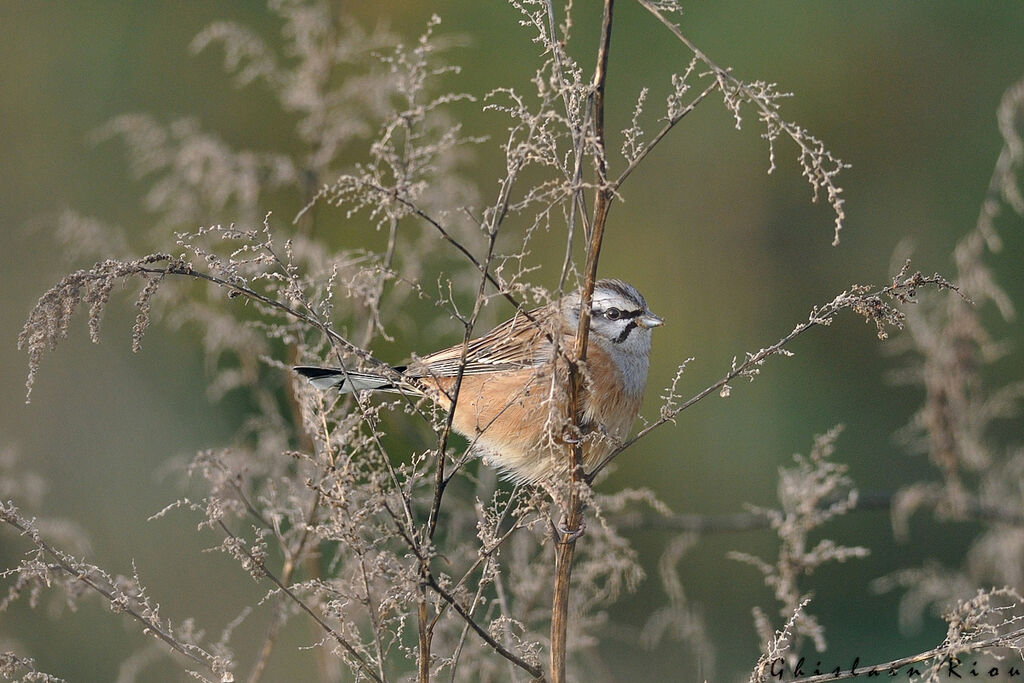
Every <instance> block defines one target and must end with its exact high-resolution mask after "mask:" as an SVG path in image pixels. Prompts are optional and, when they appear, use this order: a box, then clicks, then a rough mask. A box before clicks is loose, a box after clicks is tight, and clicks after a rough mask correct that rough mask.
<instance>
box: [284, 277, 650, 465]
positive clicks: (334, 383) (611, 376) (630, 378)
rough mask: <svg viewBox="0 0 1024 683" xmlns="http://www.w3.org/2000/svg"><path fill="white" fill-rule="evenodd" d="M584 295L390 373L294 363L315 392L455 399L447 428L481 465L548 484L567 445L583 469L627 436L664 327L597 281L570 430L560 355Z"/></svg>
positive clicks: (624, 294) (635, 296)
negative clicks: (577, 447) (656, 331)
mask: <svg viewBox="0 0 1024 683" xmlns="http://www.w3.org/2000/svg"><path fill="white" fill-rule="evenodd" d="M581 299H582V294H581V291H580V290H576V291H574V292H572V293H570V294H567V295H566V296H564V297H562V298H561V299H560V300H558V301H554V302H551V303H549V304H547V305H545V306H541V307H539V308H535V309H533V310H529V311H523V310H522V309H520V310H519V311H517V312H516V314H515V315H513V316H512V317H511V318H510V319H508V320H506V321H505V322H503V323H501V324H500V325H498V326H497V327H495V328H494V329H492V330H490V331H489V332H487V333H486V334H484V335H483V336H481V337H478V338H476V339H472V340H470V341H469V342H468V343H466V344H457V345H455V346H451V347H449V348H446V349H443V350H441V351H436V352H434V353H431V354H429V355H426V356H422V357H418V358H416V357H414V360H413V361H412V362H411V363H409V364H408V365H405V366H397V367H394V368H392V372H391V373H380V372H360V371H355V370H348V369H345V368H328V367H316V366H298V367H295V368H294V369H295V372H297V373H298V374H299V375H300V376H302V377H304V378H306V379H307V380H308V381H309V383H310V384H312V386H313V387H315V388H317V389H319V390H321V391H326V390H332V389H337V390H338V391H340V392H341V393H343V394H344V393H361V392H364V391H390V392H400V393H405V394H409V395H413V396H417V397H420V396H422V397H427V398H428V399H430V400H431V401H433V402H434V403H435V404H436V405H438V406H439V407H440V408H442V409H444V410H445V411H449V412H450V411H451V409H452V404H453V403H454V405H455V408H454V415H453V416H452V418H451V420H452V421H451V425H452V428H453V429H454V430H455V431H456V432H458V433H459V434H462V435H463V436H464V437H466V438H467V439H468V440H469V442H470V448H471V452H472V453H474V454H477V455H481V456H482V457H483V460H484V463H485V464H487V465H489V466H492V467H495V468H496V469H497V470H498V471H499V474H500V476H502V478H504V479H507V480H509V481H511V482H513V483H515V484H541V485H544V484H545V483H548V484H550V482H551V481H552V480H553V479H554V478H556V477H559V476H562V477H566V476H567V474H568V458H567V456H566V443H567V442H568V441H572V440H576V441H578V442H580V443H581V444H582V453H583V464H584V467H585V468H588V469H589V468H593V467H594V466H595V465H597V464H598V463H599V462H601V460H602V459H603V458H605V457H606V456H608V455H609V454H610V453H611V452H612V451H613V450H614V449H615V448H616V447H617V446H618V445H619V444H621V443H622V442H623V441H624V440H625V438H626V437H627V436H628V434H629V429H630V427H631V426H632V424H633V422H634V420H635V419H636V417H637V415H638V414H639V411H640V404H641V403H642V401H643V395H644V389H645V387H646V385H647V370H648V365H649V355H650V350H651V330H652V329H653V328H655V327H659V326H661V325H663V324H664V320H663V319H662V318H661V317H659V316H657V315H655V314H654V313H652V312H651V310H650V308H648V306H647V301H646V300H645V299H644V297H643V295H641V294H640V292H639V291H637V289H636V288H635V287H633V286H632V285H630V284H628V283H627V282H624V281H622V280H616V279H603V280H598V281H597V282H596V283H595V286H594V291H593V296H592V304H591V318H590V331H589V336H588V346H587V352H586V360H585V363H584V365H583V369H582V371H581V373H580V375H581V377H582V381H581V384H580V388H579V390H578V400H579V403H578V406H579V409H580V412H579V416H580V419H579V423H578V424H579V427H580V430H579V432H578V433H577V434H578V436H576V437H573V436H569V434H570V433H571V432H570V431H569V430H567V429H565V428H564V425H565V424H566V421H567V420H566V416H567V415H569V412H568V411H567V410H565V408H566V406H567V401H568V395H569V389H568V381H569V380H568V374H569V373H568V364H567V363H566V362H559V361H558V357H559V354H560V353H561V354H562V356H563V358H564V355H565V354H566V353H567V352H571V350H572V349H573V346H574V342H575V338H576V331H577V327H578V324H579V316H580V307H581ZM463 353H465V358H464V359H463ZM460 367H461V368H462V382H461V385H460V386H459V389H458V396H457V397H456V396H454V395H453V394H454V392H455V386H456V381H457V378H458V376H459V371H460Z"/></svg>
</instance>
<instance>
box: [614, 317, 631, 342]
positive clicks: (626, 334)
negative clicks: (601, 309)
mask: <svg viewBox="0 0 1024 683" xmlns="http://www.w3.org/2000/svg"><path fill="white" fill-rule="evenodd" d="M636 328H637V324H636V321H634V320H630V321H629V324H628V325H626V327H625V328H624V329H623V330H622V332H621V333H620V334H619V336H618V337H616V338H615V339H613V340H612V341H613V342H614V343H616V344H621V343H622V342H624V341H626V339H627V338H628V337H629V333H630V332H632V331H633V330H635V329H636Z"/></svg>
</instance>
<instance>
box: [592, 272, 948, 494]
mask: <svg viewBox="0 0 1024 683" xmlns="http://www.w3.org/2000/svg"><path fill="white" fill-rule="evenodd" d="M908 265H909V262H908ZM906 269H907V266H905V267H904V270H903V271H901V273H900V274H899V275H897V276H896V278H894V280H893V282H892V284H890V285H888V286H886V287H883V288H881V289H878V290H876V291H872V292H868V291H867V288H866V287H857V286H854V287H853V288H851V290H850V291H847V292H843V293H842V294H840V295H839V296H837V297H836V298H834V299H833V300H832V301H830V302H829V303H827V304H825V305H824V306H821V307H815V308H814V309H813V310H812V311H811V314H810V315H809V316H808V318H807V320H806V321H805V322H802V323H800V324H799V325H797V326H796V327H794V328H793V330H792V331H791V332H790V333H789V334H787V335H786V336H785V337H783V338H781V339H779V340H778V341H777V342H775V343H774V344H772V345H771V346H768V347H765V348H763V349H761V350H760V351H758V352H756V353H748V354H747V359H746V361H744V362H743V363H740V364H738V365H737V364H736V362H735V360H734V361H733V365H732V368H731V369H730V370H729V372H728V373H726V374H725V376H723V377H722V378H721V379H720V380H718V381H717V382H715V383H714V384H711V385H709V386H707V387H705V388H704V389H702V390H700V391H699V392H697V393H696V394H694V395H693V396H692V397H690V398H689V399H687V400H686V401H684V402H682V403H680V404H678V405H675V406H674V407H672V408H668V407H666V408H663V410H662V413H661V417H660V418H658V419H657V420H655V421H654V422H652V423H651V424H649V425H647V426H646V427H644V428H643V429H641V430H640V431H639V432H637V433H636V434H635V435H634V436H633V437H632V438H631V439H627V440H626V441H624V442H622V443H621V444H619V446H617V447H616V448H615V449H614V450H613V451H612V452H611V453H609V454H608V455H607V456H605V458H604V460H602V461H601V462H599V463H598V464H597V466H595V467H594V469H593V470H591V472H590V473H589V474H588V475H587V478H588V480H589V481H593V480H594V477H596V476H597V475H598V473H600V472H601V470H603V469H604V468H605V467H607V466H608V464H609V463H611V461H612V460H614V459H615V458H617V457H618V456H619V455H620V454H621V453H622V452H623V451H625V450H626V449H627V448H629V447H630V446H632V445H633V444H634V443H636V442H637V441H639V440H640V439H642V438H644V437H645V436H647V435H648V434H650V433H651V432H653V431H654V430H655V429H657V428H658V427H660V426H662V425H664V424H665V423H667V422H673V421H674V420H675V418H676V417H677V416H678V415H679V413H681V412H683V411H684V410H686V409H687V408H689V407H690V406H692V405H694V404H695V403H697V402H699V401H701V400H703V399H705V398H707V397H708V396H710V395H711V394H713V393H715V392H719V393H721V392H722V391H723V390H725V391H727V390H728V384H729V382H731V381H732V380H734V379H736V378H737V377H748V378H750V379H753V378H754V376H756V375H757V374H758V372H759V369H760V366H761V365H763V364H764V362H765V361H766V360H768V359H769V358H770V357H772V356H775V355H778V354H787V353H788V352H787V351H786V350H785V347H786V346H787V345H788V344H789V343H790V342H791V341H793V340H794V339H796V338H797V337H799V336H800V335H801V334H803V333H804V332H806V331H807V330H809V329H811V328H812V327H817V326H819V325H821V326H827V325H830V324H832V321H833V320H834V319H835V317H836V315H838V314H839V312H840V311H843V310H845V309H848V308H852V309H854V310H855V311H857V312H858V313H860V314H861V315H863V316H864V317H865V318H866V319H868V320H871V321H874V322H875V323H876V325H878V326H879V330H881V329H882V326H883V325H884V324H902V319H901V320H900V321H899V322H898V323H896V322H893V321H890V320H888V319H886V318H885V317H884V316H885V315H887V314H888V308H887V307H890V305H889V304H887V303H884V302H883V298H890V299H895V300H897V301H900V302H903V303H905V302H907V301H910V300H911V299H912V297H913V296H914V295H915V293H916V291H917V289H919V288H920V287H924V286H933V287H936V288H939V289H953V290H956V291H958V290H957V288H956V287H955V286H954V285H952V284H951V283H950V282H948V281H947V280H945V279H944V278H942V277H940V276H938V275H932V276H923V275H921V274H920V273H914V274H913V275H911V276H910V277H909V278H907V279H905V280H901V278H902V276H903V275H904V274H905V271H906Z"/></svg>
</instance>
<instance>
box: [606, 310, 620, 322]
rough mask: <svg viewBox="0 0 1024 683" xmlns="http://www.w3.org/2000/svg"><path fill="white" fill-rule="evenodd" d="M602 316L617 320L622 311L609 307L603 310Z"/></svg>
mask: <svg viewBox="0 0 1024 683" xmlns="http://www.w3.org/2000/svg"><path fill="white" fill-rule="evenodd" d="M604 317H606V318H608V319H609V320H618V319H619V318H621V317H622V311H620V310H619V309H617V308H609V309H608V310H607V311H605V312H604Z"/></svg>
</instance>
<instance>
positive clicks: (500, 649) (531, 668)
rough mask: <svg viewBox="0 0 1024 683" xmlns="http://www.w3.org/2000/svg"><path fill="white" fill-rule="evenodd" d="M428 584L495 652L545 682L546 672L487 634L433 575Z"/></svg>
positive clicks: (428, 579) (429, 577) (429, 576)
mask: <svg viewBox="0 0 1024 683" xmlns="http://www.w3.org/2000/svg"><path fill="white" fill-rule="evenodd" d="M427 584H428V585H429V586H430V587H431V588H432V589H433V590H434V591H435V592H436V593H437V594H438V595H439V596H441V599H442V600H444V601H445V602H447V603H448V604H449V605H451V606H452V607H453V608H454V609H455V611H456V612H458V613H459V615H460V616H462V618H463V619H465V621H466V623H467V624H469V626H470V627H471V628H472V629H473V631H475V632H476V634H477V635H479V636H480V637H481V638H482V639H483V641H484V642H485V643H487V644H488V645H490V646H491V647H492V648H493V649H494V651H495V652H497V653H498V654H500V655H501V656H502V657H504V658H505V659H507V660H508V661H510V662H512V663H513V664H515V665H516V666H518V667H519V668H520V669H522V670H523V671H525V672H527V673H528V674H530V675H531V676H533V677H534V679H536V680H537V681H543V680H544V671H543V669H541V668H540V667H539V666H537V665H536V664H530V663H529V662H527V661H526V660H525V659H523V658H522V657H520V656H518V655H517V654H515V653H514V652H511V651H509V650H508V649H506V648H505V646H504V645H502V644H501V643H499V642H498V641H497V640H495V639H494V638H493V637H492V636H491V634H490V633H488V632H487V630H486V629H484V628H483V627H482V626H481V625H480V624H478V623H477V622H476V620H475V619H474V618H473V615H471V614H470V613H469V612H468V611H467V610H466V608H465V607H463V606H462V605H461V604H459V602H458V600H456V599H455V597H454V596H452V595H451V594H450V593H449V592H448V591H446V590H445V589H444V588H442V587H441V585H440V584H439V583H438V582H437V580H436V579H435V578H434V575H433V574H430V575H428V577H427Z"/></svg>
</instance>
